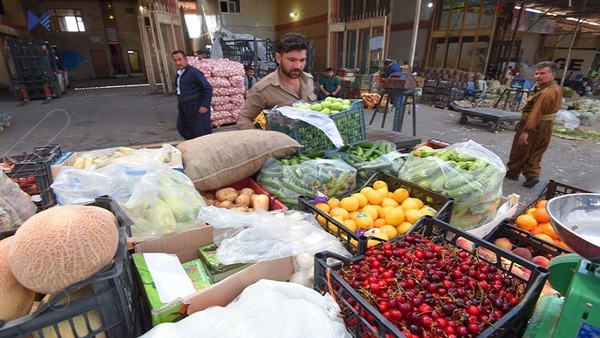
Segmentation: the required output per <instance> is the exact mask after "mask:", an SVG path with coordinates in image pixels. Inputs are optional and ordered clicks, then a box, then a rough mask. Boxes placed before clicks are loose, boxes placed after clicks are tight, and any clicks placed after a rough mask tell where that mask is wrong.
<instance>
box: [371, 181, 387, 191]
mask: <svg viewBox="0 0 600 338" xmlns="http://www.w3.org/2000/svg"><path fill="white" fill-rule="evenodd" d="M387 187H388V185H387V183H385V181H381V180H377V181H375V182H373V189H375V190H378V189H380V188H386V189H387Z"/></svg>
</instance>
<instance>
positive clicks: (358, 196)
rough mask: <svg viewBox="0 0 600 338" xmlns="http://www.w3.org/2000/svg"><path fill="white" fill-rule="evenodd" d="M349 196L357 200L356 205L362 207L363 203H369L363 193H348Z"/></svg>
mask: <svg viewBox="0 0 600 338" xmlns="http://www.w3.org/2000/svg"><path fill="white" fill-rule="evenodd" d="M350 196H351V197H354V198H356V199H357V200H358V207H359V208H362V207H364V206H365V205H367V204H368V203H369V200H368V199H367V196H365V195H363V194H359V193H354V194H352V195H350Z"/></svg>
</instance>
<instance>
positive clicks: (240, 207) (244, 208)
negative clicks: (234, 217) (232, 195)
mask: <svg viewBox="0 0 600 338" xmlns="http://www.w3.org/2000/svg"><path fill="white" fill-rule="evenodd" d="M229 210H236V211H243V212H248V207H247V206H245V205H242V204H236V205H234V206H232V207H231V208H229Z"/></svg>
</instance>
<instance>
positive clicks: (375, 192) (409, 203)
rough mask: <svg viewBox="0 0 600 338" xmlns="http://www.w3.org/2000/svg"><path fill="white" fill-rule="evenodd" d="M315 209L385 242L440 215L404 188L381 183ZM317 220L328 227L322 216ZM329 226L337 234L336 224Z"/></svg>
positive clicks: (353, 229)
mask: <svg viewBox="0 0 600 338" xmlns="http://www.w3.org/2000/svg"><path fill="white" fill-rule="evenodd" d="M315 206H316V207H317V208H318V209H319V210H321V211H322V212H324V213H326V214H328V215H329V216H331V217H332V218H333V219H334V220H336V221H338V222H339V223H341V224H343V225H344V226H345V227H346V228H348V230H351V231H352V232H356V231H357V230H358V229H364V230H366V231H367V233H366V234H367V235H370V236H376V237H379V238H381V239H384V240H390V239H392V238H394V237H396V236H398V235H401V234H404V233H406V232H407V231H408V230H409V229H410V228H411V227H412V226H413V224H414V223H415V222H416V221H417V220H418V219H419V218H421V217H423V216H425V215H430V216H434V215H435V214H436V213H437V211H436V210H435V209H433V208H432V207H430V206H428V205H425V204H424V202H423V201H422V200H420V199H419V198H415V197H411V196H409V192H408V190H406V189H404V188H398V189H395V190H394V191H389V187H388V184H387V183H386V182H385V181H381V180H378V181H375V182H373V185H372V186H368V187H364V188H363V189H361V190H360V192H356V193H353V194H351V195H350V196H346V197H343V198H341V199H338V198H330V199H329V200H328V201H327V203H317V204H316V205H315ZM317 220H318V221H319V222H321V223H322V224H326V220H325V218H324V217H322V216H319V215H317ZM328 227H329V228H330V229H331V230H332V231H334V232H336V231H337V227H336V226H335V224H328ZM371 244H372V243H371Z"/></svg>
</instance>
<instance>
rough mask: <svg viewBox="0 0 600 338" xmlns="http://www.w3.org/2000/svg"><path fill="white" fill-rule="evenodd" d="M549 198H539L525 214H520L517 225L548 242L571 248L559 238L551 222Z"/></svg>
mask: <svg viewBox="0 0 600 338" xmlns="http://www.w3.org/2000/svg"><path fill="white" fill-rule="evenodd" d="M547 202H548V201H547V200H544V199H542V200H539V201H537V202H536V204H535V206H533V207H531V208H529V209H527V210H526V211H525V213H524V214H522V215H519V216H518V217H517V219H516V221H515V224H516V226H517V227H519V228H521V229H523V230H527V231H529V232H531V233H532V234H533V235H535V236H536V237H539V238H541V239H543V240H545V241H547V242H550V243H554V244H556V245H559V246H561V247H563V248H565V249H569V250H570V248H569V247H568V246H567V245H566V244H565V243H563V241H561V240H560V238H558V235H557V234H556V231H554V228H553V227H552V224H550V216H549V215H548V212H547V211H546V203H547Z"/></svg>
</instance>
